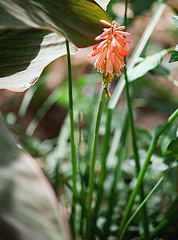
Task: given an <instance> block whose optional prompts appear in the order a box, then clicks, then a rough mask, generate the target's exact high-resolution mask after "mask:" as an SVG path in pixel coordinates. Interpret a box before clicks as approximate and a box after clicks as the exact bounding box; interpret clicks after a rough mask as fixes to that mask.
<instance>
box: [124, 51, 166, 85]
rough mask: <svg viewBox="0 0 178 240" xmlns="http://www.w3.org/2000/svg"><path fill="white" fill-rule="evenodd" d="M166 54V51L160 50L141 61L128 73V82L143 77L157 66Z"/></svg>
mask: <svg viewBox="0 0 178 240" xmlns="http://www.w3.org/2000/svg"><path fill="white" fill-rule="evenodd" d="M167 53H168V51H167V50H162V51H161V52H159V53H156V54H153V55H151V56H148V57H146V58H145V59H143V60H142V61H141V62H140V63H139V64H137V65H136V66H135V67H134V68H133V69H131V70H129V71H128V79H129V81H133V80H135V79H137V78H139V77H142V76H143V75H145V74H146V73H147V72H148V71H150V70H152V69H154V68H155V67H157V66H159V64H160V63H161V61H162V59H163V57H164V56H165V55H166V54H167Z"/></svg>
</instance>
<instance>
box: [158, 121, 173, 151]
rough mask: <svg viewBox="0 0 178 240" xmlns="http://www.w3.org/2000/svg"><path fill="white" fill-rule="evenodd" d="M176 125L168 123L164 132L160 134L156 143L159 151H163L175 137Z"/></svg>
mask: <svg viewBox="0 0 178 240" xmlns="http://www.w3.org/2000/svg"><path fill="white" fill-rule="evenodd" d="M176 132H177V127H176V125H173V124H172V125H170V126H169V127H168V128H167V129H166V130H165V132H164V133H163V134H162V135H161V136H160V139H159V141H158V144H159V146H160V149H161V152H162V154H163V155H164V153H165V152H166V151H167V149H168V146H169V144H170V143H171V142H172V140H174V139H175V138H176Z"/></svg>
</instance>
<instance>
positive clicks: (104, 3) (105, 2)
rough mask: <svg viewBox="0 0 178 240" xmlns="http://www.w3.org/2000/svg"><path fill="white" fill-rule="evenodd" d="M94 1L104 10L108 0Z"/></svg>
mask: <svg viewBox="0 0 178 240" xmlns="http://www.w3.org/2000/svg"><path fill="white" fill-rule="evenodd" d="M95 2H97V3H98V4H99V5H100V6H101V7H102V8H103V9H105V10H106V8H107V5H108V4H109V2H110V0H95Z"/></svg>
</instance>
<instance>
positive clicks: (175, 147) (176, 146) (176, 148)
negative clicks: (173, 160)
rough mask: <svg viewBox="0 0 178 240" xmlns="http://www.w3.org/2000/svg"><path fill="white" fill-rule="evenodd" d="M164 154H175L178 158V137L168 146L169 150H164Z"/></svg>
mask: <svg viewBox="0 0 178 240" xmlns="http://www.w3.org/2000/svg"><path fill="white" fill-rule="evenodd" d="M163 155H164V156H173V157H177V158H178V138H176V139H174V140H172V141H171V142H170V144H169V146H168V148H167V151H165V152H164V154H163Z"/></svg>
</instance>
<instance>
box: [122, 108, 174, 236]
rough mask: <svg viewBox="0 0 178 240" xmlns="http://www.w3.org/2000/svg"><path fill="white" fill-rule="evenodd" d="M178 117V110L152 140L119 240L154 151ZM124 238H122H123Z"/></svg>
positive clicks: (132, 194)
mask: <svg viewBox="0 0 178 240" xmlns="http://www.w3.org/2000/svg"><path fill="white" fill-rule="evenodd" d="M177 117H178V109H176V110H175V112H174V113H173V114H172V115H171V116H170V117H169V119H168V120H167V122H165V123H164V124H163V125H162V127H160V128H159V130H158V131H157V132H156V134H155V137H154V139H153V140H152V143H151V145H150V147H149V149H148V153H147V156H146V158H145V161H144V164H143V167H142V169H141V171H140V173H139V175H138V178H137V183H136V185H135V187H134V189H133V191H132V193H131V195H130V198H129V201H128V204H127V207H126V210H125V214H124V216H123V218H122V221H121V224H120V235H119V238H118V239H119V240H121V239H122V237H123V235H122V231H123V228H124V226H125V224H126V222H127V219H128V216H129V214H130V212H131V209H132V205H133V203H134V199H135V197H136V195H137V192H138V190H139V188H140V185H141V183H142V181H143V178H144V175H145V172H146V170H147V168H148V165H149V163H150V158H151V156H152V154H153V152H154V149H155V147H156V145H157V142H158V139H159V137H160V135H161V134H162V133H163V132H164V131H165V130H166V128H167V127H168V126H169V125H170V124H171V123H172V122H173V121H174V120H175V119H176V118H177ZM121 236H122V237H121Z"/></svg>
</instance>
